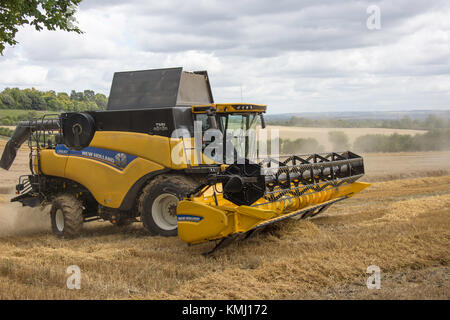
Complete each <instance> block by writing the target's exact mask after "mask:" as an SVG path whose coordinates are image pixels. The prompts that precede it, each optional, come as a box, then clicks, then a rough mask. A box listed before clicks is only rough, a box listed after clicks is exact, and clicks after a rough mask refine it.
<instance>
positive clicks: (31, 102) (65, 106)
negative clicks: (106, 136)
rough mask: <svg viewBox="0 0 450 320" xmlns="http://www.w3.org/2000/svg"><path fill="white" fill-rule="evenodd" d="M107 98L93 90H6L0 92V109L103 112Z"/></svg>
mask: <svg viewBox="0 0 450 320" xmlns="http://www.w3.org/2000/svg"><path fill="white" fill-rule="evenodd" d="M107 104H108V98H107V97H106V96H105V95H104V94H101V93H95V92H94V91H93V90H84V91H82V92H77V91H75V90H72V91H71V92H70V94H67V93H66V92H55V91H53V90H49V91H40V90H37V89H35V88H31V89H29V88H28V89H19V88H6V89H4V90H3V91H2V92H0V109H19V110H36V111H39V110H41V111H44V110H46V111H75V112H77V111H87V110H105V109H106V105H107Z"/></svg>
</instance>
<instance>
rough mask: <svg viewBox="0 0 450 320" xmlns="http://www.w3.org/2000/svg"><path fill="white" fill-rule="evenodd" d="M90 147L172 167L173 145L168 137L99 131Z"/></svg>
mask: <svg viewBox="0 0 450 320" xmlns="http://www.w3.org/2000/svg"><path fill="white" fill-rule="evenodd" d="M89 146H90V147H97V148H103V149H109V150H114V151H120V152H124V153H128V154H131V155H134V156H138V157H140V158H144V159H146V160H150V161H152V162H154V163H157V164H159V165H161V166H164V167H168V168H171V167H172V161H171V158H170V157H168V155H169V154H170V151H171V144H170V139H169V138H167V137H162V136H156V135H149V134H145V133H136V132H123V131H97V132H96V133H95V135H94V138H93V139H92V142H91V143H90V145H89Z"/></svg>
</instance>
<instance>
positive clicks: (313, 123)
mask: <svg viewBox="0 0 450 320" xmlns="http://www.w3.org/2000/svg"><path fill="white" fill-rule="evenodd" d="M267 124H269V125H281V126H293V127H315V128H390V129H415V130H428V129H434V128H450V118H443V117H438V116H436V115H435V114H430V115H428V116H427V118H425V119H423V120H419V119H412V118H411V117H409V116H404V117H403V118H401V119H395V120H389V119H358V120H345V119H308V118H302V117H296V116H292V117H291V118H290V119H289V120H285V121H267Z"/></svg>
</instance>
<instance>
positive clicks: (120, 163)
mask: <svg viewBox="0 0 450 320" xmlns="http://www.w3.org/2000/svg"><path fill="white" fill-rule="evenodd" d="M55 152H56V153H57V154H60V155H64V156H75V157H82V158H88V159H92V160H97V161H100V162H103V163H105V164H107V165H110V166H112V167H114V168H116V169H119V170H123V169H124V168H126V167H127V166H128V165H129V164H130V162H132V161H133V160H134V159H136V158H137V157H136V156H133V155H131V154H127V153H123V152H119V151H113V150H108V149H102V148H96V147H87V148H84V149H83V150H70V149H69V148H67V147H66V146H65V145H63V144H58V145H57V146H56V147H55Z"/></svg>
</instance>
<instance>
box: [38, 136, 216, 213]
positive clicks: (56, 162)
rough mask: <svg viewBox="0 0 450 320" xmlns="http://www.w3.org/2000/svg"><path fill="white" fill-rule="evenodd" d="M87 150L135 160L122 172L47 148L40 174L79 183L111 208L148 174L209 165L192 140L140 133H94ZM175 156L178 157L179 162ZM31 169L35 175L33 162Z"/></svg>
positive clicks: (93, 161)
mask: <svg viewBox="0 0 450 320" xmlns="http://www.w3.org/2000/svg"><path fill="white" fill-rule="evenodd" d="M89 147H94V148H100V149H103V150H111V151H116V152H122V153H125V154H128V155H132V156H135V157H137V158H136V159H134V160H133V161H131V162H130V163H129V164H128V165H127V166H126V167H125V168H123V169H121V168H119V167H115V166H112V165H111V163H109V164H108V163H107V162H106V163H105V162H104V161H101V159H93V158H89V157H83V156H79V155H78V156H74V155H69V154H58V153H57V152H56V151H55V150H53V149H48V150H41V151H40V157H41V171H42V173H44V174H46V175H50V176H56V177H63V178H67V179H70V180H73V181H75V182H78V183H80V184H81V185H83V186H84V187H85V188H87V189H88V190H89V191H90V192H91V193H92V195H93V196H94V198H95V199H96V200H97V202H98V203H100V204H102V205H104V206H107V207H111V208H118V207H120V205H121V203H122V201H123V199H124V197H125V195H126V194H127V192H128V191H129V190H130V188H131V187H132V186H133V185H134V184H135V183H136V181H137V180H139V179H140V178H141V177H143V176H145V175H146V174H148V173H151V172H153V171H156V170H162V169H175V170H176V169H184V168H187V167H188V166H192V165H194V166H195V165H197V164H198V163H199V162H200V163H202V162H203V163H205V162H206V163H212V160H208V159H207V158H206V157H204V156H203V155H202V154H201V153H200V155H201V157H200V158H201V159H200V160H197V158H196V157H197V152H195V149H193V147H194V139H193V138H187V139H184V140H183V139H171V138H168V137H163V136H156V135H148V134H142V133H132V132H119V131H97V132H96V133H95V135H94V138H93V140H92V142H91V144H90V145H89ZM172 153H173V154H172ZM174 155H178V159H177V157H176V156H174ZM172 157H173V159H174V160H175V161H172ZM33 166H34V170H35V172H37V171H38V170H37V161H36V159H34V161H33Z"/></svg>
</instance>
